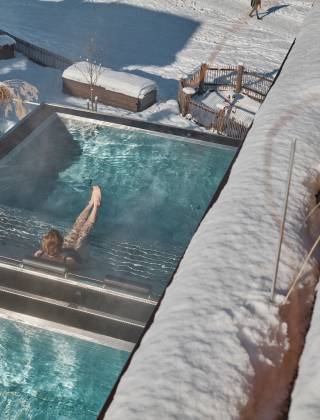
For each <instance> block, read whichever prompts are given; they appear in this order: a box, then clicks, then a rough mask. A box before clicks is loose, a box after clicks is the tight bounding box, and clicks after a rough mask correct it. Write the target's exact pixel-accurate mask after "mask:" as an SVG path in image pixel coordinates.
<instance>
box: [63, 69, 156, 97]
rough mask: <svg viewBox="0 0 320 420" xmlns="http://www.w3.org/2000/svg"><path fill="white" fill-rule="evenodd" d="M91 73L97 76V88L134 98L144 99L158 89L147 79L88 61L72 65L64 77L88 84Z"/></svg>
mask: <svg viewBox="0 0 320 420" xmlns="http://www.w3.org/2000/svg"><path fill="white" fill-rule="evenodd" d="M90 72H93V73H94V74H95V75H96V76H97V82H96V83H95V85H96V86H99V87H102V88H104V89H106V90H111V91H112V92H117V93H122V94H124V95H128V96H132V97H134V98H143V97H144V96H145V95H146V94H147V93H149V92H152V91H153V90H156V89H157V85H156V83H155V82H153V81H152V80H149V79H146V78H145V77H140V76H136V75H134V74H129V73H125V72H123V71H114V70H111V69H108V68H106V67H99V66H98V65H94V64H90V63H88V62H87V61H78V62H76V63H74V64H72V66H70V67H68V68H67V69H66V70H65V71H64V72H63V73H62V77H64V78H65V79H69V80H74V81H76V82H80V83H88V80H89V81H90V77H89V75H90Z"/></svg>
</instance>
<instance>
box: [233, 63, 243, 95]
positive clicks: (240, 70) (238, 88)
mask: <svg viewBox="0 0 320 420" xmlns="http://www.w3.org/2000/svg"><path fill="white" fill-rule="evenodd" d="M243 71H244V66H243V64H242V63H240V64H239V65H238V72H237V80H236V89H235V90H236V93H240V92H241V89H242V76H243Z"/></svg>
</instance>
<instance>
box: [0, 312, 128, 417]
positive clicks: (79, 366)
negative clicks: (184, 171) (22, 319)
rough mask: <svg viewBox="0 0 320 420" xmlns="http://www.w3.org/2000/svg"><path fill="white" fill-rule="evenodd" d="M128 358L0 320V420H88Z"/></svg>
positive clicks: (121, 352)
mask: <svg viewBox="0 0 320 420" xmlns="http://www.w3.org/2000/svg"><path fill="white" fill-rule="evenodd" d="M128 357H129V353H127V352H125V351H120V350H115V349H112V348H109V347H105V346H102V345H98V344H94V343H90V342H87V341H82V340H79V339H77V338H73V337H68V336H65V335H61V334H56V333H52V332H49V331H45V330H42V329H39V328H34V327H31V326H27V325H24V324H20V323H15V322H12V321H9V320H6V319H0V419H1V420H2V419H3V420H18V419H19V420H53V419H54V420H69V419H70V420H91V419H92V420H94V419H96V417H97V415H98V413H99V411H100V409H101V408H102V405H103V404H104V401H105V400H106V398H107V396H108V394H109V392H110V391H111V389H112V387H113V385H114V383H115V381H116V379H117V377H118V376H119V374H120V372H121V370H122V368H123V366H124V364H125V363H126V361H127V359H128Z"/></svg>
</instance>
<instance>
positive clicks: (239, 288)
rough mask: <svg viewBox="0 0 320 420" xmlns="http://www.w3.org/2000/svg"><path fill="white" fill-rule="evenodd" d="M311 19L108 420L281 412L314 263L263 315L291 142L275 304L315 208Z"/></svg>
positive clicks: (316, 57)
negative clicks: (286, 298) (286, 300)
mask: <svg viewBox="0 0 320 420" xmlns="http://www.w3.org/2000/svg"><path fill="white" fill-rule="evenodd" d="M319 20H320V4H319V2H318V4H316V5H315V8H314V10H312V12H311V13H310V14H309V16H308V19H307V21H306V22H305V23H304V25H303V29H302V31H301V32H300V34H299V36H298V39H297V42H296V45H295V47H294V49H293V51H292V54H291V55H290V57H289V59H288V61H287V64H286V65H285V67H284V69H283V72H282V74H281V76H280V77H279V79H278V81H277V83H276V85H275V86H274V88H273V89H272V90H271V92H270V94H269V96H268V97H267V100H266V101H265V103H264V104H263V105H262V107H261V108H260V110H259V112H258V114H257V117H256V120H255V122H254V125H253V128H252V130H251V131H250V133H249V135H248V137H247V139H246V142H245V144H244V146H243V149H242V151H241V153H240V155H239V157H238V159H237V161H236V163H235V165H234V167H233V170H232V173H231V177H230V179H229V182H228V184H227V185H226V187H225V189H224V190H223V192H222V194H221V196H220V198H219V200H218V202H217V203H216V204H215V206H214V207H213V208H212V209H211V211H209V213H208V214H207V216H206V218H205V220H204V221H203V223H202V224H201V226H200V228H199V229H198V231H197V233H196V234H195V236H194V237H193V239H192V241H191V243H190V245H189V248H188V250H187V252H186V254H185V257H184V259H183V261H182V262H181V264H180V267H179V269H178V271H177V273H176V275H175V277H174V279H173V282H172V284H171V285H170V286H169V287H168V289H167V291H166V294H165V297H164V299H163V301H162V304H161V306H160V308H159V310H158V312H157V314H156V317H155V321H154V323H153V325H152V326H151V328H150V329H149V330H148V331H147V333H146V334H145V336H144V338H143V340H142V343H141V346H140V348H139V349H138V351H137V352H136V353H135V355H134V357H133V359H132V361H131V365H130V366H129V368H128V371H127V372H126V374H125V375H124V376H123V378H122V379H121V381H120V384H119V387H118V390H117V392H116V394H115V398H114V400H113V402H112V404H111V406H110V407H109V410H108V412H107V415H106V419H108V420H109V419H110V420H111V419H112V420H123V419H126V418H127V419H130V420H135V419H139V420H140V419H142V418H145V419H148V420H150V419H158V418H163V419H184V420H196V419H211V420H212V419H217V420H218V419H239V418H244V419H255V420H257V419H266V420H271V419H275V418H277V416H278V414H279V411H280V410H281V408H283V404H284V402H285V400H286V398H287V397H288V386H289V384H290V383H291V381H292V379H293V377H294V372H295V368H296V363H297V359H296V357H297V353H299V351H300V350H301V346H302V342H303V332H304V329H305V327H306V323H307V318H308V316H307V315H308V311H309V309H310V307H311V302H312V296H313V289H312V287H313V285H314V283H315V281H316V278H317V273H316V272H315V267H316V263H315V260H312V262H311V264H310V265H309V269H307V270H306V272H307V274H306V275H305V276H304V281H303V282H302V283H301V286H302V285H304V286H303V287H300V288H299V289H297V290H296V292H295V293H294V295H293V296H292V298H291V302H290V304H289V305H286V306H285V307H281V308H279V306H278V305H271V304H270V303H269V293H270V288H271V279H272V275H273V270H274V264H275V259H276V247H277V241H278V236H279V225H280V220H281V214H282V205H283V202H284V194H285V187H286V173H287V168H288V162H289V154H290V146H291V140H292V139H293V138H294V137H295V138H297V140H298V144H297V151H296V156H295V164H294V170H293V179H292V189H291V194H290V200H289V206H288V213H287V223H286V230H285V240H284V244H283V249H282V254H281V263H280V270H279V282H278V287H277V303H278V304H279V303H280V302H281V301H282V297H283V295H284V294H285V292H286V290H287V289H288V286H289V283H290V281H291V280H292V279H293V277H294V275H295V273H296V272H297V270H298V269H299V267H300V265H301V262H302V260H303V257H304V256H305V254H306V251H307V249H309V247H310V241H311V238H310V237H309V234H308V232H307V231H306V230H305V229H304V228H303V220H304V217H305V214H306V212H307V210H308V208H309V206H310V204H311V202H312V201H313V202H314V197H313V193H311V192H310V191H309V190H308V189H307V188H306V187H305V185H304V183H303V182H304V180H305V179H306V178H307V177H308V174H309V170H310V168H311V167H312V166H314V165H315V164H316V163H317V162H318V159H319V152H320V137H319V133H320V107H319V89H320V73H319V64H320V45H319V42H318V39H319V35H320V27H319V24H318V23H319ZM307 418H308V417H307Z"/></svg>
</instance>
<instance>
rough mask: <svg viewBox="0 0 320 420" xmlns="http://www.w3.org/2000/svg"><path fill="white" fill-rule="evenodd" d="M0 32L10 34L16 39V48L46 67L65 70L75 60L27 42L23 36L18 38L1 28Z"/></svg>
mask: <svg viewBox="0 0 320 420" xmlns="http://www.w3.org/2000/svg"><path fill="white" fill-rule="evenodd" d="M0 34H2V35H8V36H10V37H11V38H13V39H14V40H15V41H16V46H15V48H16V50H17V51H19V52H21V53H22V54H24V55H25V56H26V57H28V58H29V59H30V60H32V61H34V62H35V63H38V64H41V65H42V66H46V67H53V68H55V69H60V70H64V69H66V68H67V67H69V66H71V64H73V63H74V62H73V61H72V60H69V59H68V58H66V57H63V56H61V55H59V54H55V53H53V52H51V51H48V50H46V49H45V48H41V47H38V46H37V45H34V44H32V43H30V42H27V41H25V40H23V39H21V38H18V37H17V36H15V35H12V34H10V33H8V32H5V31H2V30H0Z"/></svg>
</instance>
